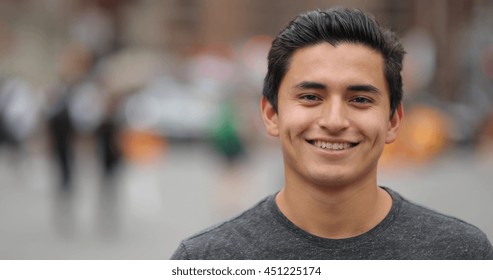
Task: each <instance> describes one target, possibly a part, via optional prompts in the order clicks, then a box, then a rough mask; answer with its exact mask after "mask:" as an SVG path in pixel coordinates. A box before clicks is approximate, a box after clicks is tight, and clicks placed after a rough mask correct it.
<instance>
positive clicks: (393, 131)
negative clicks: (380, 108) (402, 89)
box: [385, 103, 404, 144]
mask: <svg viewBox="0 0 493 280" xmlns="http://www.w3.org/2000/svg"><path fill="white" fill-rule="evenodd" d="M403 117H404V109H403V108H402V103H400V104H399V106H397V108H396V110H395V112H394V115H393V116H392V117H391V118H390V121H389V126H388V128H387V135H386V138H385V144H390V143H392V142H394V141H395V139H397V134H398V133H399V128H400V127H401V121H402V118H403Z"/></svg>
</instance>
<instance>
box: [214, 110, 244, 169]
mask: <svg viewBox="0 0 493 280" xmlns="http://www.w3.org/2000/svg"><path fill="white" fill-rule="evenodd" d="M211 141H212V145H213V146H214V148H215V149H216V150H217V151H218V152H219V153H220V154H221V155H222V156H224V157H225V158H226V160H227V161H228V162H234V161H236V160H237V159H239V158H240V157H241V156H242V155H244V153H245V145H244V143H243V141H242V139H241V136H240V134H239V132H238V121H237V118H236V114H235V110H234V106H233V105H232V104H231V103H230V102H224V103H223V104H222V105H221V108H220V109H219V114H218V117H217V118H216V119H215V122H214V124H213V125H212V129H211Z"/></svg>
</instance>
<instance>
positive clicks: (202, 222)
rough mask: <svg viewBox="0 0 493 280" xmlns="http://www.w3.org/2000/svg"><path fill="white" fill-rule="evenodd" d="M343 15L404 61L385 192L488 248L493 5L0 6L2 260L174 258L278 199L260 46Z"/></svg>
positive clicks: (24, 0)
mask: <svg viewBox="0 0 493 280" xmlns="http://www.w3.org/2000/svg"><path fill="white" fill-rule="evenodd" d="M335 5H344V6H349V7H357V8H362V9H365V10H367V11H370V12H372V13H373V14H374V15H375V16H376V18H377V19H378V20H379V22H380V23H382V24H383V25H386V26H390V27H391V28H392V29H393V30H394V31H396V32H397V33H398V34H399V35H400V36H402V38H403V43H404V45H405V49H406V51H407V56H406V60H405V69H404V73H403V75H404V85H405V113H406V114H405V119H404V125H403V128H402V131H401V134H400V140H399V141H398V142H397V143H395V144H392V145H390V146H388V147H387V149H386V151H385V154H384V156H383V159H382V162H381V173H380V174H379V181H380V183H381V184H382V185H386V186H389V187H391V188H394V189H395V190H397V191H399V192H401V194H403V195H404V196H405V197H407V198H409V199H410V200H413V201H415V202H417V203H419V204H422V205H425V206H427V207H429V208H432V209H436V210H439V211H441V212H444V213H447V214H450V215H453V216H456V217H459V218H461V219H464V220H466V221H468V222H470V223H472V224H474V225H476V226H478V227H479V228H481V229H482V230H483V231H484V232H486V234H487V235H488V236H489V238H490V240H493V218H492V216H491V213H493V185H492V183H491V182H493V17H492V16H491V15H493V1H486V0H484V1H480V0H471V1H467V0H464V1H460V0H455V1H446V0H436V1H429V0H409V1H392V0H382V1H370V0H367V1H364V0H351V1H329V0H325V1H322V0H306V1H280V0H272V1H263V0H231V1H230V0H209V1H206V0H163V1H161V0H121V1H119V0H1V1H0V259H167V258H169V256H170V255H171V254H172V252H173V251H174V250H175V249H176V247H177V246H178V244H179V242H180V240H181V239H183V238H185V237H187V236H190V235H191V234H193V233H195V232H197V231H199V230H201V229H203V228H205V227H208V226H210V225H212V224H214V223H217V222H220V221H221V220H223V219H226V218H229V217H232V216H234V215H236V214H238V213H240V212H241V211H242V210H244V209H246V208H248V207H250V206H252V205H253V204H254V203H255V202H257V201H258V200H259V199H261V198H263V197H264V196H266V195H268V194H272V193H274V192H276V191H277V190H279V189H280V188H281V186H282V184H283V179H282V159H281V153H280V151H279V148H278V145H277V142H276V140H275V139H271V138H269V137H268V136H267V135H266V133H265V132H264V129H263V125H262V123H261V119H260V112H259V100H260V95H261V87H262V79H263V76H264V74H265V71H266V55H267V51H268V49H269V47H270V43H271V41H272V38H273V37H275V35H276V34H277V33H278V32H279V30H280V29H281V28H282V27H284V26H285V25H286V24H287V23H288V22H289V21H290V20H291V19H292V18H293V17H294V16H296V15H297V14H299V13H301V12H304V11H307V10H310V9H315V8H320V9H327V8H330V7H333V6H335Z"/></svg>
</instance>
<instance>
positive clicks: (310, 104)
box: [262, 43, 402, 187]
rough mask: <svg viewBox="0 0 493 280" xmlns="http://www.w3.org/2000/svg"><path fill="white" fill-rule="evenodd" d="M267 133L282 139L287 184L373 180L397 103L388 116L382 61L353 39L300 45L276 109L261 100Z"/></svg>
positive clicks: (391, 135) (393, 129) (393, 131)
mask: <svg viewBox="0 0 493 280" xmlns="http://www.w3.org/2000/svg"><path fill="white" fill-rule="evenodd" d="M262 113H263V117H264V123H265V125H266V128H267V132H268V133H269V134H270V135H272V136H276V137H279V139H280V142H281V146H282V151H283V157H284V167H285V176H286V184H298V185H302V186H303V185H307V184H310V185H312V186H317V187H344V186H349V185H353V184H358V183H364V184H375V185H376V170H377V169H376V168H377V162H378V159H379V157H380V155H381V153H382V151H383V148H384V145H385V143H391V142H393V141H394V140H395V138H396V136H397V131H398V129H399V125H400V120H401V118H402V107H401V106H399V108H398V110H397V111H396V113H395V114H394V115H393V116H392V118H390V105H389V92H388V87H387V83H386V80H385V76H384V60H383V57H382V55H381V54H379V53H378V52H376V51H374V50H372V49H370V48H368V47H366V46H363V45H357V44H350V43H344V44H340V45H338V46H337V47H334V46H332V45H330V44H328V43H321V44H318V45H314V46H309V47H304V48H301V49H298V50H297V51H296V52H295V53H294V54H293V56H292V58H291V61H290V63H289V69H288V71H287V73H286V75H285V76H284V78H283V80H282V81H281V84H280V87H279V94H278V110H277V113H276V112H275V110H274V108H272V106H271V104H270V103H269V102H268V101H267V100H266V99H265V98H263V99H262Z"/></svg>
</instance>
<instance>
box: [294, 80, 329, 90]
mask: <svg viewBox="0 0 493 280" xmlns="http://www.w3.org/2000/svg"><path fill="white" fill-rule="evenodd" d="M294 88H297V89H326V88H327V85H325V84H323V83H319V82H311V81H304V82H301V83H299V84H296V85H295V86H294Z"/></svg>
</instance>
